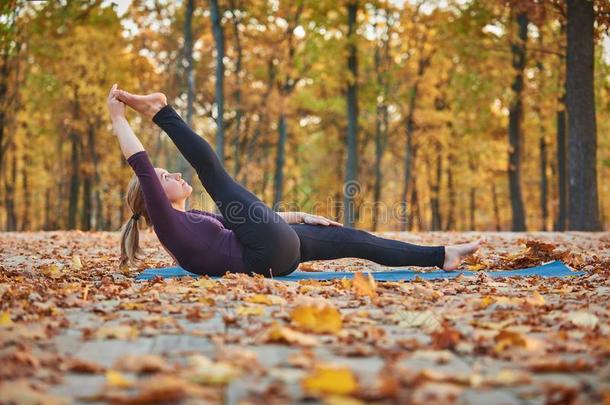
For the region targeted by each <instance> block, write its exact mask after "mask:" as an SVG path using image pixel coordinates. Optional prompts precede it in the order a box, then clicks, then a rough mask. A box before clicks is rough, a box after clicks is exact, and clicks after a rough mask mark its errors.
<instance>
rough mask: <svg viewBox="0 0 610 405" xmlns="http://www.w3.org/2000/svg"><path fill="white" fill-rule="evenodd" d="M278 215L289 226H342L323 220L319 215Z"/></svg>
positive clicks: (297, 213)
mask: <svg viewBox="0 0 610 405" xmlns="http://www.w3.org/2000/svg"><path fill="white" fill-rule="evenodd" d="M278 215H279V216H280V217H282V218H283V219H284V221H286V222H287V223H289V224H303V223H304V224H309V225H324V226H329V225H332V226H343V224H342V223H340V222H336V221H333V220H332V219H328V218H324V217H321V216H319V215H313V214H308V213H306V212H294V211H291V212H278Z"/></svg>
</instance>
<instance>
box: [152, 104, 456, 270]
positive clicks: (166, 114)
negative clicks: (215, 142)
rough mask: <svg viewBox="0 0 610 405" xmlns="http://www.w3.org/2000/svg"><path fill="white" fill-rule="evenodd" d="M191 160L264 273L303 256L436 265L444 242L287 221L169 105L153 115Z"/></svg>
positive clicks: (249, 258) (250, 260)
mask: <svg viewBox="0 0 610 405" xmlns="http://www.w3.org/2000/svg"><path fill="white" fill-rule="evenodd" d="M153 122H155V123H156V124H157V125H158V126H159V127H161V128H162V129H163V130H164V131H165V132H166V133H167V134H168V135H169V137H170V138H171V139H172V141H173V142H174V144H176V146H177V147H178V150H180V152H181V153H182V155H183V156H184V157H185V158H186V160H187V161H188V162H189V163H190V164H191V166H193V168H194V169H195V172H196V173H197V176H198V177H199V179H200V180H201V183H202V184H203V186H204V187H205V189H206V191H207V192H208V193H209V194H210V196H211V197H212V199H213V200H214V202H215V203H216V205H217V206H218V209H219V210H220V213H221V214H222V216H223V217H224V220H225V222H226V225H227V228H229V229H231V230H232V231H233V232H235V235H236V236H237V238H238V239H239V241H240V242H241V244H242V245H243V247H244V260H245V262H246V265H247V266H248V267H249V268H250V269H251V271H253V272H255V273H258V274H262V275H265V276H281V275H286V274H289V273H291V272H293V271H294V270H295V269H296V268H297V267H298V265H299V263H301V262H306V261H310V260H325V259H338V258H342V257H356V258H362V259H368V260H372V261H374V262H377V263H379V264H382V265H387V266H409V265H412V266H426V267H428V266H429V267H432V266H438V267H442V266H443V263H444V260H445V248H444V246H418V245H413V244H410V243H405V242H400V241H397V240H392V239H384V238H380V237H377V236H375V235H373V234H371V233H368V232H366V231H363V230H359V229H355V228H350V227H337V226H322V225H308V224H288V223H287V222H286V221H284V219H283V218H282V217H280V216H279V215H278V214H277V213H276V212H275V211H273V210H272V209H271V208H269V207H268V206H267V205H266V204H265V203H263V202H262V201H261V200H260V199H259V198H258V197H256V196H255V195H254V194H253V193H251V192H250V191H248V190H247V189H246V188H244V187H243V186H242V185H241V184H239V183H238V182H236V181H235V180H234V179H233V178H232V177H231V176H230V175H229V174H228V173H227V171H226V170H225V169H224V167H223V166H222V164H221V163H220V160H219V159H218V156H216V153H215V152H214V149H213V148H212V147H211V146H210V144H209V143H208V142H206V140H205V139H203V138H202V137H200V136H199V135H197V134H196V133H195V132H193V130H192V129H191V128H189V126H188V125H187V124H186V123H185V122H184V121H183V120H182V118H181V117H180V116H179V115H178V113H176V111H175V110H174V109H173V108H172V107H171V106H169V105H166V106H165V107H163V108H162V109H161V110H160V111H158V112H157V113H156V114H155V116H154V117H153Z"/></svg>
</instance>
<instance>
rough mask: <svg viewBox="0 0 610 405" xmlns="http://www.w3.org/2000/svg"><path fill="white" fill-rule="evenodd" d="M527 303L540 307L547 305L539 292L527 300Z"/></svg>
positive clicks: (535, 292)
mask: <svg viewBox="0 0 610 405" xmlns="http://www.w3.org/2000/svg"><path fill="white" fill-rule="evenodd" d="M525 302H527V303H528V304H530V305H532V306H540V305H544V304H545V303H546V301H545V299H544V297H543V296H542V295H541V294H540V293H539V292H538V291H534V293H533V294H532V296H531V297H527V298H525Z"/></svg>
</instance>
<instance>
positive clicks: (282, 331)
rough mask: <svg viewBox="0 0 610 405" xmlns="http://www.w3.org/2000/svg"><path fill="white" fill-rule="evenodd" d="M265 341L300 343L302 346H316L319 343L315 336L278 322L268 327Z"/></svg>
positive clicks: (264, 336)
mask: <svg viewBox="0 0 610 405" xmlns="http://www.w3.org/2000/svg"><path fill="white" fill-rule="evenodd" d="M263 341H265V342H276V343H288V344H298V345H302V346H315V345H317V344H318V340H317V339H316V338H315V337H313V336H309V335H306V334H304V333H301V332H298V331H296V330H293V329H290V328H288V327H286V326H281V325H280V324H279V323H277V322H273V324H272V325H271V326H270V327H269V329H267V331H266V333H265V334H264V335H263Z"/></svg>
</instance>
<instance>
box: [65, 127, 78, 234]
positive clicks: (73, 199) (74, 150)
mask: <svg viewBox="0 0 610 405" xmlns="http://www.w3.org/2000/svg"><path fill="white" fill-rule="evenodd" d="M79 150H80V148H79V136H78V134H76V133H75V132H72V133H71V134H70V195H69V198H68V229H76V215H77V214H78V192H79V188H80V176H79V174H80V173H79V171H80V159H79V153H80V151H79Z"/></svg>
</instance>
